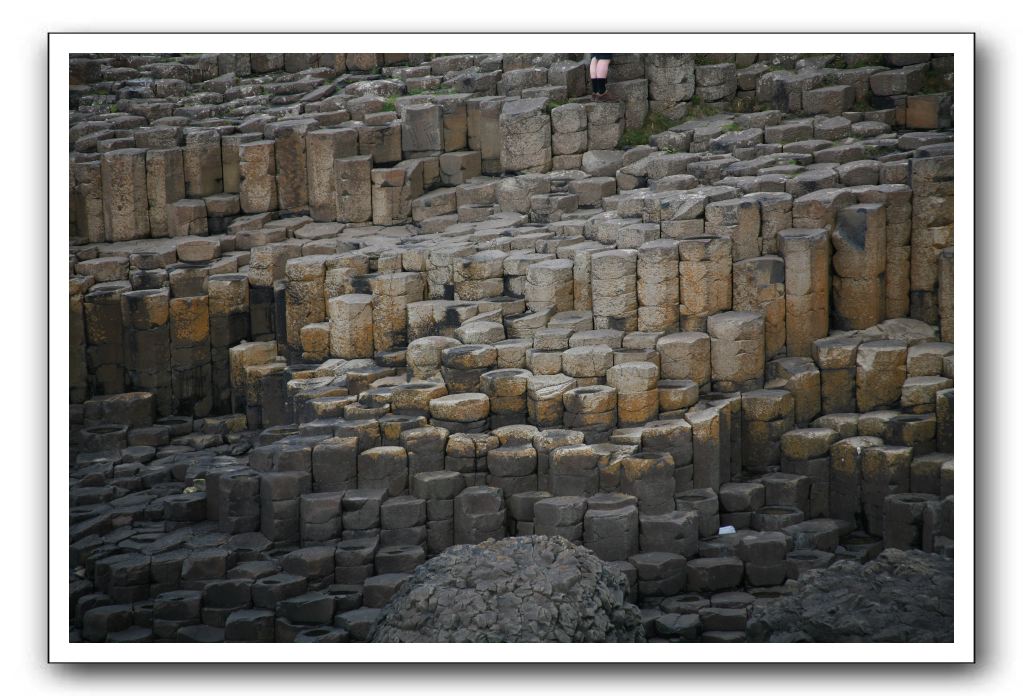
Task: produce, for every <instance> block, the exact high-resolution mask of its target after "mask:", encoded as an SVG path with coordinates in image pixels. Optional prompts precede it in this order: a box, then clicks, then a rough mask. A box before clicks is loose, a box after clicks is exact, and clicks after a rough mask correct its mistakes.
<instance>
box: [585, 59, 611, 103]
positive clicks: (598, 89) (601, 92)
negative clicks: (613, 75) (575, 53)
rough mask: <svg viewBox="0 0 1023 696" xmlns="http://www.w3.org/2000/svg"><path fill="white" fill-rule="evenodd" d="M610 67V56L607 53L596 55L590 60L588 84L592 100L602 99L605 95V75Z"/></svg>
mask: <svg viewBox="0 0 1023 696" xmlns="http://www.w3.org/2000/svg"><path fill="white" fill-rule="evenodd" d="M610 67H611V56H610V54H608V53H596V54H594V55H593V57H592V58H591V59H590V83H591V84H592V86H593V98H594V99H603V98H604V97H605V96H606V95H607V73H608V70H609V69H610Z"/></svg>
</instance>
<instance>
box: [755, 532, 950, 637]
mask: <svg viewBox="0 0 1023 696" xmlns="http://www.w3.org/2000/svg"><path fill="white" fill-rule="evenodd" d="M796 584H797V586H798V589H797V590H796V591H794V592H792V593H791V594H789V595H787V596H785V597H782V598H781V599H778V600H773V601H771V602H770V603H765V604H763V605H758V606H756V607H755V608H754V610H753V615H752V616H751V617H750V622H749V626H748V632H749V637H750V640H751V641H757V642H770V643H784V642H801V643H839V642H864V643H868V642H869V643H887V642H893V643H894V642H915V643H949V642H952V639H953V625H952V618H953V603H952V589H953V579H952V559H949V558H943V557H941V556H938V555H936V554H930V553H924V552H922V551H916V550H914V551H899V550H897V549H887V550H885V551H883V552H882V553H881V554H880V555H879V556H878V557H877V558H876V559H875V560H873V561H870V562H869V563H866V564H864V565H860V564H859V563H856V562H854V561H841V562H839V563H835V564H834V565H832V566H830V567H828V568H825V569H820V570H812V571H809V572H807V573H806V574H805V575H801V576H800V578H799V580H798V581H797V582H796Z"/></svg>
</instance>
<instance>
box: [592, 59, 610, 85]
mask: <svg viewBox="0 0 1023 696" xmlns="http://www.w3.org/2000/svg"><path fill="white" fill-rule="evenodd" d="M594 63H596V65H594ZM610 68H611V61H610V60H597V59H595V58H594V59H593V60H591V61H590V76H591V77H597V78H600V79H602V80H603V79H604V78H606V77H607V73H608V70H609V69H610ZM594 70H596V75H594V74H593V73H594Z"/></svg>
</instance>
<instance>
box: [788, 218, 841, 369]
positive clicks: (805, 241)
mask: <svg viewBox="0 0 1023 696" xmlns="http://www.w3.org/2000/svg"><path fill="white" fill-rule="evenodd" d="M778 245H779V248H780V251H781V255H782V258H783V259H784V260H785V345H786V348H787V350H788V355H789V356H792V357H794V356H799V357H809V356H810V355H811V354H812V351H813V342H814V341H816V340H817V339H818V338H824V337H825V336H827V335H828V294H829V290H830V287H829V286H830V282H829V267H830V263H831V258H830V257H831V245H830V244H829V243H828V235H827V232H826V231H825V230H823V229H790V230H783V231H782V232H779V233H778Z"/></svg>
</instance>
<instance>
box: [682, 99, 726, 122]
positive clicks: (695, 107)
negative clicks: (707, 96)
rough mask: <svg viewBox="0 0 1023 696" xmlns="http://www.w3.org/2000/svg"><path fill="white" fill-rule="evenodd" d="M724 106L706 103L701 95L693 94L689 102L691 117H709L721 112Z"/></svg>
mask: <svg viewBox="0 0 1023 696" xmlns="http://www.w3.org/2000/svg"><path fill="white" fill-rule="evenodd" d="M722 108H723V107H721V106H718V105H717V104H704V103H703V100H702V99H700V97H699V95H693V98H692V99H691V100H690V102H689V118H707V117H708V116H716V115H718V114H720V113H721V110H722Z"/></svg>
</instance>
